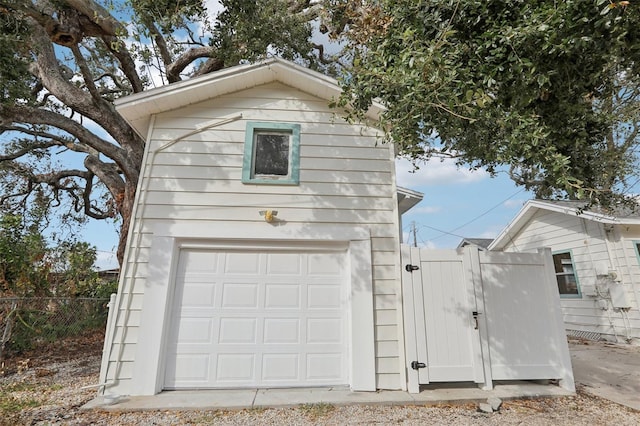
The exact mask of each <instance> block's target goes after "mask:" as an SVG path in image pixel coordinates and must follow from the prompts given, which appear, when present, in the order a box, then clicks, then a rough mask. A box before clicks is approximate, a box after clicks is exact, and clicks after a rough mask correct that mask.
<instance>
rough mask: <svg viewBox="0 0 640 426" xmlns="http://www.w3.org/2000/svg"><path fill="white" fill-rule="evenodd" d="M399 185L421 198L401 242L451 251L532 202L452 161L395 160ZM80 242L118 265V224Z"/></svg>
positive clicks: (92, 227) (101, 260)
mask: <svg viewBox="0 0 640 426" xmlns="http://www.w3.org/2000/svg"><path fill="white" fill-rule="evenodd" d="M396 170H397V182H398V185H399V186H402V187H405V188H409V189H412V190H415V191H419V192H422V193H423V194H424V198H423V200H422V201H421V202H420V203H419V204H417V205H416V206H415V207H413V208H412V209H411V210H409V211H408V212H407V213H406V214H405V215H404V216H403V239H404V241H405V242H406V243H409V244H411V245H413V244H414V241H413V236H412V235H413V233H412V232H410V231H411V226H412V224H415V227H416V231H417V232H416V234H417V245H418V246H420V247H427V248H434V249H445V248H455V247H457V245H458V244H459V243H460V241H461V239H462V237H467V238H494V237H495V236H497V235H498V234H499V233H500V231H501V230H502V229H503V228H504V227H505V226H506V225H507V224H508V223H509V222H510V221H511V220H512V219H513V218H514V217H515V215H516V214H517V213H518V211H519V210H520V208H521V207H522V205H523V204H524V203H525V202H526V201H527V200H529V199H531V198H533V195H532V194H531V193H528V192H526V191H524V190H523V189H522V188H518V187H516V186H515V185H514V184H513V182H512V181H511V180H510V179H509V177H508V176H507V175H506V174H505V173H500V174H498V176H496V177H494V178H492V177H490V176H489V174H488V173H486V172H483V171H475V172H471V171H469V170H466V169H458V168H457V167H456V166H455V165H454V164H453V162H452V161H450V160H449V161H444V162H440V160H434V161H432V162H429V163H428V164H426V165H423V166H421V167H420V169H419V170H417V171H416V172H414V173H412V172H411V170H412V167H411V165H410V164H409V162H408V161H406V160H398V161H397V162H396ZM81 238H82V239H84V240H85V241H87V242H89V243H91V244H93V245H95V246H96V247H97V249H98V262H96V267H97V269H100V270H102V269H109V268H116V267H117V266H118V264H117V261H116V258H115V251H116V248H117V244H118V236H117V231H116V226H114V225H113V224H108V223H105V222H104V221H91V222H90V223H89V225H87V226H86V227H85V229H84V230H83V232H82V234H81Z"/></svg>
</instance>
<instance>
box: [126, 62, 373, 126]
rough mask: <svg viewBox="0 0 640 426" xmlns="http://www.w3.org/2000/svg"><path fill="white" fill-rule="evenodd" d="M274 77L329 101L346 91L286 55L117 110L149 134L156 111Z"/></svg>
mask: <svg viewBox="0 0 640 426" xmlns="http://www.w3.org/2000/svg"><path fill="white" fill-rule="evenodd" d="M273 81H279V82H281V83H283V84H285V85H287V86H290V87H293V88H295V89H298V90H300V91H303V92H306V93H309V94H310V95H313V96H316V97H318V98H320V99H324V100H326V101H331V100H337V98H338V97H339V96H340V94H341V93H342V90H341V89H340V86H338V82H337V81H336V80H335V79H333V78H331V77H328V76H325V75H323V74H320V73H319V72H317V71H313V70H310V69H308V68H305V67H302V66H300V65H296V64H294V63H292V62H289V61H285V60H283V59H278V58H271V59H267V60H265V61H261V62H257V63H255V64H249V65H239V66H235V67H230V68H225V69H222V70H220V71H216V72H213V73H210V74H207V75H204V76H201V77H195V78H192V79H189V80H186V81H182V82H178V83H172V84H169V85H166V86H163V87H159V88H156V89H151V90H146V91H143V92H140V93H136V94H133V95H130V96H126V97H124V98H120V99H117V100H116V101H115V103H114V104H115V107H116V110H117V111H118V112H119V113H120V114H121V115H122V116H123V117H124V119H125V120H127V122H128V123H129V124H131V126H132V127H133V128H134V129H135V130H136V132H138V134H140V135H143V136H146V134H147V130H148V127H149V123H150V117H151V116H152V115H154V114H159V113H162V112H165V111H171V110H174V109H178V108H181V107H184V106H187V105H191V104H195V103H198V102H202V101H206V100H208V99H212V98H215V97H217V96H222V95H226V94H229V93H233V92H238V91H241V90H246V89H249V88H251V87H255V86H259V85H262V84H267V83H270V82H273ZM383 110H384V108H383V107H382V105H380V104H379V103H374V105H372V107H371V108H370V109H369V111H368V112H367V114H366V115H367V117H368V118H370V119H373V120H377V119H378V118H379V115H380V113H381V112H382V111H383Z"/></svg>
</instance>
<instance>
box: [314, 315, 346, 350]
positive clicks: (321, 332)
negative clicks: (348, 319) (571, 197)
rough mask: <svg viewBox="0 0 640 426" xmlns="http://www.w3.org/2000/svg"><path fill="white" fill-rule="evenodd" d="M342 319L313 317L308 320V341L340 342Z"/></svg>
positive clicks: (341, 337) (341, 338)
mask: <svg viewBox="0 0 640 426" xmlns="http://www.w3.org/2000/svg"><path fill="white" fill-rule="evenodd" d="M342 328H343V324H342V321H340V320H339V319H328V318H311V319H308V320H307V343H316V344H317V343H322V344H325V343H340V342H341V341H342V340H343V336H342Z"/></svg>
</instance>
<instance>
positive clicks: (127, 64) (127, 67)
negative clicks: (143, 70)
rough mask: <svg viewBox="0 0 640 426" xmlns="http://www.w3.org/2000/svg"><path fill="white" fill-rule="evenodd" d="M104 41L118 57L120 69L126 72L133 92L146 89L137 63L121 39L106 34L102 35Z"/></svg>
mask: <svg viewBox="0 0 640 426" xmlns="http://www.w3.org/2000/svg"><path fill="white" fill-rule="evenodd" d="M102 42H103V43H104V45H105V47H106V48H107V49H108V50H109V52H111V54H113V56H115V57H116V59H118V62H119V63H120V69H121V70H122V72H123V73H124V75H125V77H127V80H129V83H130V84H131V88H132V89H133V93H139V92H142V91H143V90H144V85H143V84H142V80H140V76H139V75H138V72H137V71H136V64H135V62H134V61H133V58H131V54H130V53H129V51H128V50H127V48H126V47H125V46H124V43H122V42H121V41H120V40H118V39H117V38H116V37H109V36H105V37H102Z"/></svg>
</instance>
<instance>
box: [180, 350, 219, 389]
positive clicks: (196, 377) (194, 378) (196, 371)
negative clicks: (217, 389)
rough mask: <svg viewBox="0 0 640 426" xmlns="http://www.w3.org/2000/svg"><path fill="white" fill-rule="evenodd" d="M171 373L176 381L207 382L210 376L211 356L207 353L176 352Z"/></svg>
mask: <svg viewBox="0 0 640 426" xmlns="http://www.w3.org/2000/svg"><path fill="white" fill-rule="evenodd" d="M175 357H176V362H175V363H173V364H172V365H171V371H170V373H171V374H172V375H173V376H174V377H175V380H176V381H180V382H191V383H193V384H195V383H206V382H207V381H208V380H209V376H210V365H211V356H210V355H206V354H176V355H175Z"/></svg>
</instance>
